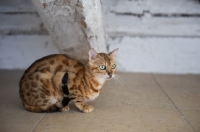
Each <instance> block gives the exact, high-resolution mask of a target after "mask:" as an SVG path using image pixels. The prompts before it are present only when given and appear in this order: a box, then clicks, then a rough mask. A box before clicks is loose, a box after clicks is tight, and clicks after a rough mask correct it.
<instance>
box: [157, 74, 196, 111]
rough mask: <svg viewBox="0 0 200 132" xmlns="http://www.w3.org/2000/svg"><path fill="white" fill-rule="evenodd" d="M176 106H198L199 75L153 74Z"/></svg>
mask: <svg viewBox="0 0 200 132" xmlns="http://www.w3.org/2000/svg"><path fill="white" fill-rule="evenodd" d="M155 78H156V80H157V81H158V83H159V84H160V85H161V86H162V88H163V89H164V91H165V92H166V93H167V94H168V96H169V97H170V98H171V99H172V100H173V102H174V103H175V105H176V106H177V107H178V108H180V109H181V108H193V109H199V108H200V103H199V102H200V75H155Z"/></svg>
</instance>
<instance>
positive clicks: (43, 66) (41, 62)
mask: <svg viewBox="0 0 200 132" xmlns="http://www.w3.org/2000/svg"><path fill="white" fill-rule="evenodd" d="M81 65H82V64H81V63H80V62H78V61H76V60H74V59H71V58H70V57H69V56H67V55H64V54H52V55H49V56H45V57H43V58H41V59H38V60H36V61H35V62H34V63H33V64H32V65H31V66H30V67H29V68H28V69H27V70H26V71H25V73H33V72H41V73H45V72H57V71H61V70H66V68H67V67H68V69H69V67H71V70H72V71H73V67H74V68H75V67H76V66H81ZM69 70H70V69H69Z"/></svg>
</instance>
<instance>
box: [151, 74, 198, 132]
mask: <svg viewBox="0 0 200 132" xmlns="http://www.w3.org/2000/svg"><path fill="white" fill-rule="evenodd" d="M151 76H152V78H153V79H154V81H155V82H156V84H157V85H158V86H159V87H160V88H161V90H162V91H163V92H164V94H165V95H166V96H167V98H168V99H169V100H171V102H172V104H173V105H174V106H175V108H176V109H177V110H178V112H179V113H180V114H181V116H182V118H183V119H185V121H186V122H187V123H188V125H189V126H190V127H191V128H192V130H193V131H194V132H196V131H195V130H194V128H193V127H192V125H191V124H190V123H189V121H188V120H187V118H186V117H185V116H184V115H183V113H181V111H180V109H179V108H178V107H177V106H176V104H175V103H174V101H173V100H172V99H171V98H170V97H169V95H168V94H167V93H166V91H165V90H164V89H163V87H162V86H161V85H160V83H158V81H157V79H156V77H155V75H154V74H151Z"/></svg>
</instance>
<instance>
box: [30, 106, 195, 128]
mask: <svg viewBox="0 0 200 132" xmlns="http://www.w3.org/2000/svg"><path fill="white" fill-rule="evenodd" d="M63 131H65V132H72V131H74V132H123V131H124V132H151V131H152V132H193V130H192V128H191V127H190V126H189V125H188V124H187V122H186V121H185V120H184V119H183V118H182V117H181V115H180V113H179V112H178V111H177V110H176V109H175V108H169V109H166V108H155V107H150V106H144V105H142V104H141V105H139V106H138V107H137V108H134V107H128V106H126V107H123V106H116V107H112V106H111V107H101V108H98V109H95V111H93V112H91V113H81V112H79V111H77V110H76V109H72V110H70V111H69V112H65V113H50V114H47V115H46V116H45V117H44V119H43V120H42V121H41V122H40V123H39V125H38V126H37V127H36V128H35V129H34V132H63Z"/></svg>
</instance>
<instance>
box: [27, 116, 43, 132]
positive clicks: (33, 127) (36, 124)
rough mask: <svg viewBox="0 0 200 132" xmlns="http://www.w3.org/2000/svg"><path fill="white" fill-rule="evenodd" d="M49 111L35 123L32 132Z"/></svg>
mask: <svg viewBox="0 0 200 132" xmlns="http://www.w3.org/2000/svg"><path fill="white" fill-rule="evenodd" d="M46 114H47V113H45V114H44V115H43V116H42V118H41V119H40V120H39V121H38V122H37V123H36V124H35V126H34V127H33V128H32V129H31V131H30V132H33V130H34V129H35V128H36V127H37V125H38V124H39V123H40V121H41V120H42V119H43V118H44V116H45V115H46Z"/></svg>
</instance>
